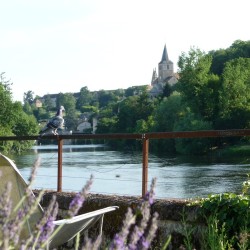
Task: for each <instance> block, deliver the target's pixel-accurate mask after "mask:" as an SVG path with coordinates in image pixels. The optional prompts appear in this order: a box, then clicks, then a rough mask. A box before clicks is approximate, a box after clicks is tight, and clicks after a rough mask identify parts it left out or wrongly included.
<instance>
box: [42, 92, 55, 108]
mask: <svg viewBox="0 0 250 250" xmlns="http://www.w3.org/2000/svg"><path fill="white" fill-rule="evenodd" d="M44 106H45V109H46V111H47V112H49V111H51V110H53V108H54V104H53V101H52V99H51V97H50V95H49V94H48V95H46V96H45V97H44Z"/></svg>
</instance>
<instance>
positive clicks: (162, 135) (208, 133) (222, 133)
mask: <svg viewBox="0 0 250 250" xmlns="http://www.w3.org/2000/svg"><path fill="white" fill-rule="evenodd" d="M231 136H233V137H234V136H250V129H230V130H200V131H176V132H157V133H145V134H130V133H117V134H72V135H44V136H43V137H42V139H51V140H58V139H65V140H67V139H143V138H145V139H167V138H197V137H231ZM38 139H40V138H39V135H31V136H0V141H22V140H38Z"/></svg>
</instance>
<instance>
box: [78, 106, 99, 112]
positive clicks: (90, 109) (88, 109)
mask: <svg viewBox="0 0 250 250" xmlns="http://www.w3.org/2000/svg"><path fill="white" fill-rule="evenodd" d="M80 111H81V112H82V113H85V112H91V113H95V114H97V113H98V108H97V107H95V106H91V105H85V106H82V107H81V109H80Z"/></svg>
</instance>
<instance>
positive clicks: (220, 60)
mask: <svg viewBox="0 0 250 250" xmlns="http://www.w3.org/2000/svg"><path fill="white" fill-rule="evenodd" d="M209 54H210V55H212V58H213V60H212V65H211V72H212V73H214V74H216V75H221V74H222V72H223V69H224V67H225V64H226V62H228V61H230V60H232V59H236V58H240V57H243V58H250V41H246V42H244V41H241V40H236V41H235V42H234V43H233V44H232V45H231V46H230V47H229V48H227V49H219V50H216V51H214V50H213V51H210V52H209Z"/></svg>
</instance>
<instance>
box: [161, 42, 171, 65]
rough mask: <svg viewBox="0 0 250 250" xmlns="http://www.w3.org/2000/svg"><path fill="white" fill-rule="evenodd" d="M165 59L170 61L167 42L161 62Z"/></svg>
mask: <svg viewBox="0 0 250 250" xmlns="http://www.w3.org/2000/svg"><path fill="white" fill-rule="evenodd" d="M164 61H165V62H167V61H169V59H168V52H167V47H166V44H165V46H164V49H163V53H162V58H161V62H160V63H162V62H164Z"/></svg>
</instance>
